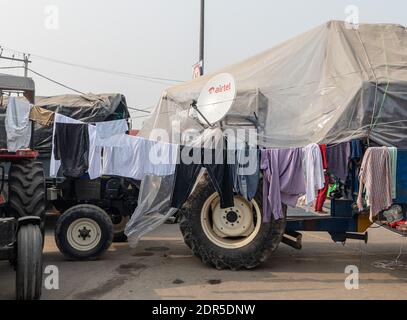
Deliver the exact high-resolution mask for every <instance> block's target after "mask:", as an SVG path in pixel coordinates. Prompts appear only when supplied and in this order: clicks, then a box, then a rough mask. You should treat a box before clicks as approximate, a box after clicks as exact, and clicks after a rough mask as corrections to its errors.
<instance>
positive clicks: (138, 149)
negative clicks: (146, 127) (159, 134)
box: [99, 134, 178, 180]
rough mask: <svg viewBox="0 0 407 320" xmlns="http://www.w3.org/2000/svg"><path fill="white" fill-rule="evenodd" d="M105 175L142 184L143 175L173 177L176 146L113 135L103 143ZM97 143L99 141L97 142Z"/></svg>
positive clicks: (123, 135)
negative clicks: (137, 181) (125, 178)
mask: <svg viewBox="0 0 407 320" xmlns="http://www.w3.org/2000/svg"><path fill="white" fill-rule="evenodd" d="M105 142H106V143H107V145H109V147H103V166H102V172H103V174H104V175H116V176H121V177H128V178H132V179H136V180H142V179H143V178H144V176H146V175H155V176H166V175H171V174H174V172H175V165H176V160H177V154H178V145H176V144H171V143H164V142H159V141H153V140H147V139H144V138H141V137H135V136H130V135H127V134H121V135H115V136H113V137H110V138H108V139H106V140H103V143H102V144H104V143H105ZM99 143H100V141H99ZM112 145H114V147H110V146H112Z"/></svg>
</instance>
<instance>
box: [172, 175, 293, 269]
mask: <svg viewBox="0 0 407 320" xmlns="http://www.w3.org/2000/svg"><path fill="white" fill-rule="evenodd" d="M213 193H215V190H214V188H213V185H212V183H211V182H210V180H209V179H208V178H207V177H204V178H202V179H201V181H200V182H199V183H198V184H197V186H196V188H195V189H194V191H193V193H192V194H191V196H190V197H189V199H188V201H187V202H186V203H185V205H184V206H183V208H182V209H181V222H180V229H181V233H182V235H183V237H184V241H185V244H186V245H187V246H188V247H189V248H191V249H192V252H193V253H194V255H195V256H197V257H199V258H200V259H201V260H202V261H203V262H204V263H206V264H209V265H211V266H213V267H215V268H217V269H231V270H239V269H252V268H255V267H257V266H258V265H259V264H261V263H262V262H264V261H265V260H267V259H268V257H269V256H270V255H271V253H273V252H274V251H275V250H276V249H277V247H278V245H279V243H280V242H281V239H282V236H283V234H284V230H285V225H286V219H285V218H283V219H279V220H272V221H271V222H270V223H262V222H260V223H261V226H260V229H259V231H258V233H257V235H256V236H255V237H254V238H253V239H252V241H251V242H250V243H248V244H246V245H245V246H243V247H240V248H236V249H235V248H233V249H229V248H224V247H221V246H218V245H217V244H216V243H214V242H213V241H211V240H210V239H209V238H208V236H207V235H206V234H205V232H204V230H203V227H202V223H201V214H202V213H201V211H202V207H203V205H204V203H205V201H206V200H207V199H208V198H209V197H210V196H212V195H213ZM262 198H263V197H262V190H261V188H259V190H258V191H257V194H256V196H255V199H254V200H255V201H256V203H257V205H258V206H259V208H260V210H261V212H262V203H263V202H262ZM284 209H286V208H284Z"/></svg>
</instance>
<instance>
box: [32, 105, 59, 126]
mask: <svg viewBox="0 0 407 320" xmlns="http://www.w3.org/2000/svg"><path fill="white" fill-rule="evenodd" d="M54 117H55V112H53V111H50V110H47V109H45V108H41V107H39V106H35V105H34V106H33V107H32V108H31V111H30V120H32V121H35V122H37V123H39V124H40V125H42V126H45V127H49V126H51V125H52V123H53V122H54Z"/></svg>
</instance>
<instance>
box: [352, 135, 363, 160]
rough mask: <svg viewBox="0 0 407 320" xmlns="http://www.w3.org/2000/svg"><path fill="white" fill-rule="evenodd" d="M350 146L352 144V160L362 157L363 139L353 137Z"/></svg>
mask: <svg viewBox="0 0 407 320" xmlns="http://www.w3.org/2000/svg"><path fill="white" fill-rule="evenodd" d="M350 146H351V153H350V158H351V159H352V160H358V159H362V157H363V146H362V141H361V140H360V139H353V140H352V141H351V142H350Z"/></svg>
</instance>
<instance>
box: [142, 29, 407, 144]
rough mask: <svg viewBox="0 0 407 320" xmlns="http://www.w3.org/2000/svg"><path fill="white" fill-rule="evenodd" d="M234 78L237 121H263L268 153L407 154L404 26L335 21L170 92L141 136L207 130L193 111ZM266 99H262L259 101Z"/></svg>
mask: <svg viewBox="0 0 407 320" xmlns="http://www.w3.org/2000/svg"><path fill="white" fill-rule="evenodd" d="M224 72H226V73H230V74H231V75H232V76H233V77H234V79H235V82H236V87H237V97H236V99H235V100H234V103H233V106H232V108H231V110H230V114H234V115H236V114H241V115H245V116H248V115H250V114H254V112H257V113H256V114H260V115H259V121H260V123H261V124H263V126H264V128H261V130H259V141H258V142H259V144H260V145H262V146H264V147H296V146H298V147H299V146H304V145H306V144H309V143H313V142H315V143H334V142H340V141H346V140H350V139H352V138H362V137H365V138H367V137H368V138H369V139H371V140H372V141H375V142H377V143H379V144H382V145H388V146H396V147H400V148H402V147H404V148H407V30H406V28H405V27H403V26H401V25H393V24H361V25H359V27H358V28H357V29H352V28H347V27H346V25H345V23H344V22H341V21H330V22H327V23H325V24H323V25H321V26H319V27H316V28H314V29H312V30H310V31H308V32H305V33H303V34H301V35H299V36H297V37H295V38H293V39H291V40H288V41H286V42H284V43H282V44H280V45H278V46H276V47H274V48H272V49H269V50H267V51H265V52H263V53H260V54H258V55H256V56H253V57H251V58H249V59H247V60H245V61H243V62H241V63H238V64H234V65H231V66H228V67H225V68H223V69H221V70H219V71H217V72H214V73H212V74H208V75H206V76H203V77H200V78H198V79H195V80H192V81H189V82H186V83H183V84H181V85H177V86H174V87H170V88H168V89H166V90H165V91H164V92H163V93H162V96H161V99H160V102H159V104H158V106H157V107H156V109H155V111H154V113H153V115H152V116H151V117H150V118H149V119H148V120H147V121H146V122H145V124H144V126H143V129H142V130H141V132H140V135H142V136H145V137H148V136H150V135H151V133H152V131H153V130H154V129H164V130H166V131H167V132H168V137H169V138H168V140H169V141H172V142H177V141H173V138H172V137H173V134H174V132H173V130H174V121H178V122H180V128H179V130H180V132H185V131H186V130H188V129H196V130H202V126H201V125H200V124H199V123H198V121H197V120H196V119H193V118H191V117H190V110H189V109H190V104H191V102H192V100H193V99H197V98H198V96H199V93H200V91H201V89H202V88H203V87H204V85H205V84H206V83H207V81H208V80H209V79H210V78H211V77H213V76H214V75H216V74H219V73H224ZM259 97H260V98H259Z"/></svg>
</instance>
